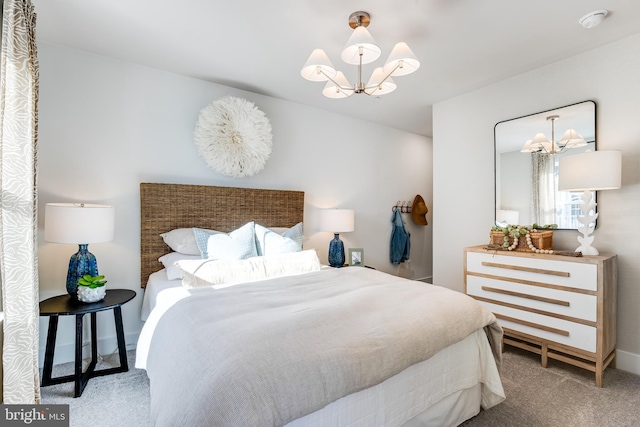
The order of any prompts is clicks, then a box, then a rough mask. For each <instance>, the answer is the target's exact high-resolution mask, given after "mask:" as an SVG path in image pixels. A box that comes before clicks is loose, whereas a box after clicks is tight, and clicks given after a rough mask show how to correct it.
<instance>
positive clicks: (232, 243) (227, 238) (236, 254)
mask: <svg viewBox="0 0 640 427" xmlns="http://www.w3.org/2000/svg"><path fill="white" fill-rule="evenodd" d="M193 233H194V235H195V238H196V243H197V244H198V248H199V249H200V255H201V256H202V258H205V259H246V258H251V257H254V256H257V255H258V252H257V249H256V239H255V227H254V223H253V221H250V222H248V223H246V224H245V225H243V226H242V227H240V228H237V229H235V230H233V231H232V232H231V233H213V234H212V233H210V232H208V231H207V230H202V229H200V228H194V229H193Z"/></svg>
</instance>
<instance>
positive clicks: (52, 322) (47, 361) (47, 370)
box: [40, 316, 58, 386]
mask: <svg viewBox="0 0 640 427" xmlns="http://www.w3.org/2000/svg"><path fill="white" fill-rule="evenodd" d="M57 334H58V316H50V317H49V330H48V332H47V346H46V347H45V352H44V369H43V370H42V381H41V383H40V385H42V386H47V385H51V371H52V370H53V354H54V351H55V349H56V335H57Z"/></svg>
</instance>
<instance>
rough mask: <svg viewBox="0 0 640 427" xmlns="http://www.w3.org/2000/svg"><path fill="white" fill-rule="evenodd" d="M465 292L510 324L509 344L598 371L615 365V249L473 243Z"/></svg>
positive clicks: (503, 323)
mask: <svg viewBox="0 0 640 427" xmlns="http://www.w3.org/2000/svg"><path fill="white" fill-rule="evenodd" d="M464 254H465V255H464V256H465V292H466V293H467V294H468V295H471V296H472V297H474V298H475V299H476V300H478V301H480V302H482V304H484V305H485V306H486V307H487V308H489V309H490V310H491V311H492V312H493V313H494V314H495V316H496V317H497V318H498V321H499V323H500V325H501V326H502V327H503V329H504V340H503V342H504V344H508V345H512V346H516V347H519V348H522V349H525V350H529V351H532V352H534V353H537V354H540V355H541V358H542V366H543V367H545V368H546V367H547V360H548V358H552V359H556V360H560V361H562V362H566V363H570V364H572V365H575V366H579V367H581V368H584V369H588V370H590V371H591V372H595V377H596V385H597V386H598V387H602V375H603V371H604V369H605V368H606V367H607V366H609V365H611V366H612V367H615V364H614V359H615V347H616V306H617V304H616V293H617V291H616V289H617V264H616V256H615V255H598V256H584V257H569V256H559V255H544V254H535V253H531V252H509V251H496V250H486V249H484V246H475V247H470V248H465V251H464Z"/></svg>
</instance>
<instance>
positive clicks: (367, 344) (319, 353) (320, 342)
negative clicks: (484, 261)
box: [136, 268, 501, 425]
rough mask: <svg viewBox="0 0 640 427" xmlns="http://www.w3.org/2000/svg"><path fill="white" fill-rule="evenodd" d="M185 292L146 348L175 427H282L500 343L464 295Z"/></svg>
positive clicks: (321, 277) (261, 286)
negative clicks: (442, 360)
mask: <svg viewBox="0 0 640 427" xmlns="http://www.w3.org/2000/svg"><path fill="white" fill-rule="evenodd" d="M180 291H182V293H180ZM185 291H186V290H175V292H176V294H177V295H179V298H182V300H180V302H178V303H175V302H174V301H175V298H173V297H172V298H170V299H171V301H168V302H167V303H166V304H165V303H164V302H163V301H162V297H163V296H165V295H168V291H165V292H163V293H162V296H161V297H159V299H158V303H157V306H156V309H154V311H153V312H152V313H151V316H150V317H149V320H148V321H147V324H146V325H145V328H144V329H143V332H142V334H141V337H140V342H139V343H138V359H137V361H136V366H137V367H141V368H144V367H146V368H148V373H149V377H150V378H151V386H152V417H154V420H155V421H157V422H161V423H166V424H167V425H170V424H171V423H175V422H177V421H178V420H182V421H185V420H187V422H189V423H190V424H191V425H205V424H208V423H214V424H215V423H221V424H222V425H229V423H230V420H238V419H243V420H245V421H244V422H249V424H256V423H257V425H282V424H283V423H286V422H288V421H292V420H294V419H295V418H298V417H300V416H302V415H305V414H308V413H311V412H313V411H316V410H318V409H320V408H321V407H323V406H325V405H326V404H328V403H330V402H332V401H334V400H336V399H338V398H341V397H343V396H345V395H347V394H350V393H353V392H356V391H358V390H361V389H364V388H367V387H371V386H374V385H376V384H379V383H380V382H382V381H384V380H385V379H386V378H389V377H391V376H393V375H395V374H397V373H399V372H400V371H402V370H404V369H406V368H408V367H410V366H411V365H414V364H415V363H418V362H421V361H422V360H426V359H428V358H429V357H431V356H433V355H435V354H436V353H438V352H440V351H441V350H443V349H445V348H446V347H448V346H449V345H451V344H454V343H457V342H459V341H461V340H463V339H464V338H465V337H468V336H469V335H471V334H473V333H476V331H478V330H482V329H483V328H484V327H488V328H489V329H488V330H489V331H490V332H491V333H490V334H489V336H490V337H492V338H493V339H494V340H495V339H496V335H499V334H500V333H501V330H500V329H499V326H497V324H496V323H495V318H494V317H493V315H492V314H491V313H490V312H488V311H487V310H485V309H483V308H482V306H480V305H479V304H477V303H476V302H475V301H473V300H472V299H471V298H469V297H467V296H465V295H463V294H460V293H457V292H453V291H450V290H447V289H444V288H438V287H435V286H431V285H426V284H422V283H418V282H413V281H408V280H405V279H401V278H397V277H395V276H390V275H387V274H384V273H380V272H376V271H373V270H368V269H357V268H346V269H332V270H325V271H321V272H317V273H310V274H307V275H304V276H296V277H289V278H286V279H278V280H269V281H265V282H259V283H253V284H246V285H239V286H235V287H234V288H230V289H224V290H213V289H198V290H196V291H186V292H185ZM172 304H175V306H171V307H169V306H170V305H172ZM163 312H165V314H164V315H163V314H162V313H163ZM279 319H281V321H280V320H279ZM156 326H158V327H160V329H158V331H160V334H159V335H157V334H158V331H156V332H155V333H154V331H153V329H154V328H155V327H156ZM154 334H156V335H157V336H156V337H155V338H154V337H153V335H154ZM158 337H162V338H158ZM259 337H262V338H259ZM260 340H263V342H260ZM256 343H260V346H259V347H255V348H253V346H254V344H256ZM496 344H498V343H497V342H496ZM248 346H249V347H248ZM145 349H146V350H149V349H150V354H148V353H146V352H145ZM141 350H142V351H141ZM496 354H498V353H496ZM147 356H148V357H147ZM470 357H473V358H477V357H478V355H477V354H473V355H470ZM176 359H177V360H176ZM235 361H237V363H239V364H236V362H235ZM178 362H179V363H178ZM494 366H495V365H494ZM336 370H337V372H340V373H339V374H336ZM207 373H209V374H207ZM211 373H215V375H214V376H213V377H211V376H210V375H211ZM272 373H273V374H274V375H275V376H271V374H272ZM265 375H268V376H265ZM494 380H495V378H494ZM498 383H499V380H498ZM194 387H195V388H196V389H197V390H198V392H197V393H191V392H192V391H193V390H192V389H193V388H194ZM186 390H189V392H188V393H186V394H185V393H184V392H185V391H186ZM223 390H224V392H223ZM301 396H303V397H302V398H301V399H298V398H299V397H301ZM203 399H204V400H203ZM256 399H257V400H256ZM494 400H495V399H494ZM169 402H171V405H169ZM205 402H206V409H204V407H203V405H205ZM492 403H495V402H489V404H492ZM190 404H194V405H195V407H189V405H190ZM167 405H169V406H174V405H177V407H178V408H180V409H179V413H176V411H175V410H169V408H168V406H167ZM203 412H204V415H203ZM238 417H240V418H238Z"/></svg>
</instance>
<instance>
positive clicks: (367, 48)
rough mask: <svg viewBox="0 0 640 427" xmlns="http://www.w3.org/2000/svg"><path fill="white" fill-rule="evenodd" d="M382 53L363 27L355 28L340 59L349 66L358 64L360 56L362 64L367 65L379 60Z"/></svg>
mask: <svg viewBox="0 0 640 427" xmlns="http://www.w3.org/2000/svg"><path fill="white" fill-rule="evenodd" d="M381 53H382V51H381V50H380V48H379V47H378V45H377V44H376V41H375V40H374V39H373V37H371V34H370V33H369V31H368V30H367V29H366V28H365V27H362V26H360V27H356V29H355V30H353V33H351V37H349V41H348V42H347V45H346V46H345V48H344V49H343V50H342V55H341V58H342V60H343V61H344V62H346V63H347V64H351V65H358V64H360V63H361V62H360V56H361V55H362V64H369V63H371V62H373V61H375V60H376V59H378V58H380V54H381Z"/></svg>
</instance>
